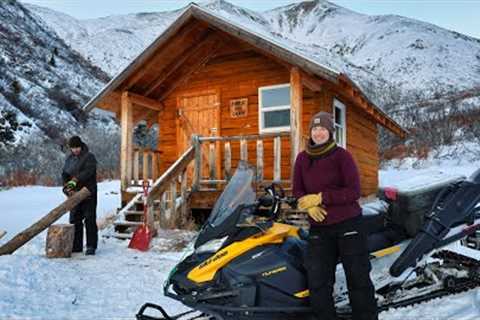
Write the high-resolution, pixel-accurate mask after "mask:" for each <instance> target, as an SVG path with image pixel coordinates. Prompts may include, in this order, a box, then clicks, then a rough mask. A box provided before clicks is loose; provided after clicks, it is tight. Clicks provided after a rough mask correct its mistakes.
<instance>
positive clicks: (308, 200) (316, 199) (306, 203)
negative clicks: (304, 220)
mask: <svg viewBox="0 0 480 320" xmlns="http://www.w3.org/2000/svg"><path fill="white" fill-rule="evenodd" d="M321 204H322V193H321V192H320V193H313V194H307V195H306V196H303V197H301V198H300V199H298V209H300V210H306V209H309V208H312V207H317V206H319V205H321Z"/></svg>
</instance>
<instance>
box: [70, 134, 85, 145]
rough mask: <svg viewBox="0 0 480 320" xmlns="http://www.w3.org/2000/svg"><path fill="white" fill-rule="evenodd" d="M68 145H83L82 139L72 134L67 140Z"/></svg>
mask: <svg viewBox="0 0 480 320" xmlns="http://www.w3.org/2000/svg"><path fill="white" fill-rule="evenodd" d="M68 146H69V147H70V148H81V147H82V146H83V142H82V139H80V137H79V136H73V137H71V138H70V140H68Z"/></svg>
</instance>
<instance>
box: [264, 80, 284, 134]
mask: <svg viewBox="0 0 480 320" xmlns="http://www.w3.org/2000/svg"><path fill="white" fill-rule="evenodd" d="M258 99H259V101H258V106H259V112H258V114H259V119H258V120H259V126H258V127H259V128H260V133H265V132H280V131H288V130H290V85H289V84H281V85H276V86H268V87H261V88H258Z"/></svg>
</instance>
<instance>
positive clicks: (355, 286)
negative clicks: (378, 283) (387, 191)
mask: <svg viewBox="0 0 480 320" xmlns="http://www.w3.org/2000/svg"><path fill="white" fill-rule="evenodd" d="M362 229H363V228H362V225H361V217H356V218H353V219H350V220H347V221H344V222H341V223H338V224H335V225H329V226H316V227H313V228H312V229H310V237H309V240H308V253H307V258H306V269H307V273H308V286H309V291H310V304H311V306H312V308H313V311H314V313H315V315H316V317H317V318H318V319H319V320H334V319H336V311H335V305H334V301H333V286H334V283H335V270H336V266H337V263H338V261H339V259H340V262H341V263H342V264H343V268H344V270H345V276H346V280H347V287H348V296H349V299H350V305H351V307H352V313H353V320H376V319H378V315H377V302H376V300H375V289H374V287H373V284H372V281H371V279H370V271H371V265H370V260H369V254H368V249H367V236H366V233H365V232H364V231H363V230H362Z"/></svg>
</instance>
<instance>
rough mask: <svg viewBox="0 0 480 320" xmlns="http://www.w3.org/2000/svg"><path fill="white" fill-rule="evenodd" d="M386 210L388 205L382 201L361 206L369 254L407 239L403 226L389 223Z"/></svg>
mask: <svg viewBox="0 0 480 320" xmlns="http://www.w3.org/2000/svg"><path fill="white" fill-rule="evenodd" d="M388 210H389V205H388V203H387V202H385V201H382V200H377V201H374V202H370V203H367V204H364V205H362V213H363V215H362V227H363V230H364V232H365V233H366V234H367V235H368V240H367V241H368V250H369V252H375V251H378V250H381V249H385V248H388V247H391V246H393V245H395V244H398V243H400V242H401V241H403V240H404V239H406V238H407V233H406V230H405V229H404V226H402V225H396V224H393V223H391V222H390V219H389V218H388V215H389V212H388Z"/></svg>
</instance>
